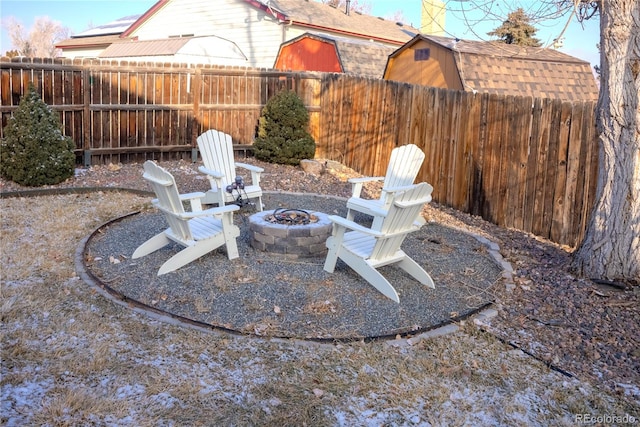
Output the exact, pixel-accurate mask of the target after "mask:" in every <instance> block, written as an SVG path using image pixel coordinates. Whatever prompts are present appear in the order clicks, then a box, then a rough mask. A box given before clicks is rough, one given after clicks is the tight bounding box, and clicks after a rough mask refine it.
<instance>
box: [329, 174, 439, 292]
mask: <svg viewBox="0 0 640 427" xmlns="http://www.w3.org/2000/svg"><path fill="white" fill-rule="evenodd" d="M432 191H433V187H432V186H431V185H429V184H427V183H425V182H423V183H420V184H416V185H413V186H411V188H410V189H408V190H407V189H405V190H404V191H400V192H394V193H392V194H389V195H388V199H389V205H390V206H389V210H388V211H387V213H386V215H384V216H383V217H382V218H383V220H382V224H381V227H380V229H379V230H376V229H373V228H366V227H363V226H361V225H359V224H357V223H355V222H353V221H349V220H348V219H345V218H342V217H339V216H335V215H332V216H330V217H329V219H330V220H331V221H332V222H333V233H332V235H331V237H329V238H328V239H327V248H328V249H329V252H328V253H327V258H326V260H325V263H324V269H325V271H328V272H329V273H333V271H334V270H335V266H336V262H337V260H338V258H340V259H341V260H343V261H344V262H345V263H346V264H347V265H348V266H349V267H351V268H352V269H353V270H355V271H356V273H358V274H359V275H360V276H362V278H364V279H365V280H366V281H367V282H369V283H370V284H371V285H373V286H374V287H375V288H376V289H378V290H379V291H380V292H381V293H382V294H383V295H385V296H386V297H388V298H391V299H392V300H394V301H395V302H397V303H399V302H400V298H399V297H398V293H397V292H396V290H395V289H394V287H393V286H392V285H391V284H390V283H389V281H388V280H387V279H386V278H385V277H384V276H383V275H382V274H380V272H378V271H377V268H379V267H382V266H384V265H388V264H397V265H398V267H400V268H402V269H403V270H404V271H406V272H407V273H409V274H410V275H411V276H412V277H413V278H415V279H416V280H418V281H419V282H420V283H422V284H423V285H426V286H428V287H430V288H435V285H434V283H433V280H432V279H431V276H429V274H428V273H427V272H426V271H424V269H423V268H422V267H420V265H419V264H418V263H416V262H415V261H414V260H413V259H411V258H410V257H409V256H408V255H407V254H406V253H405V252H404V251H403V250H402V249H401V248H400V246H401V245H402V242H403V241H404V239H405V237H406V236H407V234H409V233H411V232H413V231H416V230H418V229H419V228H420V227H421V226H422V224H424V219H423V218H422V216H421V211H422V207H423V206H424V204H425V203H428V202H429V200H431V192H432ZM374 214H375V212H374ZM347 230H352V231H348V232H347Z"/></svg>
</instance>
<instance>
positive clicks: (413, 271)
mask: <svg viewBox="0 0 640 427" xmlns="http://www.w3.org/2000/svg"><path fill="white" fill-rule="evenodd" d="M398 267H400V268H402V269H403V270H404V271H406V272H407V273H409V274H410V275H411V276H412V277H413V278H414V279H416V280H417V281H418V282H420V283H422V284H423V285H425V286H427V287H429V288H431V289H435V287H436V285H435V284H434V283H433V279H432V278H431V276H430V275H429V273H427V272H426V271H424V268H422V267H420V265H419V264H418V263H417V262H415V261H414V260H413V259H411V258H409V257H408V256H407V257H405V258H403V259H402V261H400V262H399V263H398Z"/></svg>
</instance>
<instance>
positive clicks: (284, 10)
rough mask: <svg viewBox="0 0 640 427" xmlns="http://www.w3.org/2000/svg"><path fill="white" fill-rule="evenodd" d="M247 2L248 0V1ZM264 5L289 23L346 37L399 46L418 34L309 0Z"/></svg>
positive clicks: (283, 0)
mask: <svg viewBox="0 0 640 427" xmlns="http://www.w3.org/2000/svg"><path fill="white" fill-rule="evenodd" d="M249 2H250V3H251V1H249ZM268 6H269V7H270V8H272V9H273V10H274V11H277V12H281V14H282V15H284V17H285V18H286V19H287V20H290V21H291V22H292V23H293V24H296V25H301V26H307V27H309V28H315V29H316V30H321V29H325V30H331V31H335V32H340V33H343V34H345V35H349V36H361V37H364V38H373V39H376V40H379V41H386V42H391V43H396V44H402V43H405V42H407V41H409V40H411V38H412V37H414V36H415V35H416V34H419V33H420V31H419V30H418V29H417V28H413V27H412V26H410V25H406V24H402V23H396V22H393V21H389V20H386V19H383V18H378V17H375V16H371V15H364V14H362V13H359V12H355V11H350V12H349V13H348V14H347V13H346V9H345V8H344V7H340V8H337V7H333V6H330V5H328V4H323V3H320V2H316V1H310V0H271V1H269V2H268Z"/></svg>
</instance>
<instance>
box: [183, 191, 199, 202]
mask: <svg viewBox="0 0 640 427" xmlns="http://www.w3.org/2000/svg"><path fill="white" fill-rule="evenodd" d="M203 197H204V193H203V192H202V191H196V192H194V193H185V194H180V200H181V201H183V202H184V201H185V200H187V201H188V200H193V199H202V198H203Z"/></svg>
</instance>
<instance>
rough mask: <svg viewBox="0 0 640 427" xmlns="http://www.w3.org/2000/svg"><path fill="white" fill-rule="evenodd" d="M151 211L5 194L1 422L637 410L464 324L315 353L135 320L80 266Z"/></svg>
mask: <svg viewBox="0 0 640 427" xmlns="http://www.w3.org/2000/svg"><path fill="white" fill-rule="evenodd" d="M146 203H147V200H146V199H145V198H139V197H136V196H132V195H128V194H112V193H105V194H92V195H69V196H46V197H38V198H20V199H17V198H16V199H2V200H0V209H1V212H2V218H1V226H0V232H1V236H2V237H1V240H0V250H1V252H2V256H3V262H2V272H1V273H2V274H1V279H2V286H1V288H0V297H1V301H0V317H1V320H2V328H1V333H2V336H1V340H2V371H1V373H2V379H1V380H0V387H1V393H2V394H1V396H2V410H1V413H2V415H1V418H0V421H1V423H3V424H6V425H43V424H47V425H56V426H64V425H70V426H71V425H74V426H75V425H91V424H96V425H135V426H155V425H193V426H198V425H266V426H282V425H300V426H302V425H308V426H320V425H322V426H324V425H429V424H428V423H430V424H431V425H434V426H440V425H463V424H466V425H494V424H502V425H541V426H543V425H544V426H546V425H573V424H574V414H578V413H589V414H593V415H603V414H614V415H624V414H625V413H627V412H630V411H634V410H636V409H635V408H630V407H628V406H625V403H624V402H623V401H620V400H617V399H616V398H615V397H613V396H609V395H607V394H605V393H601V392H600V391H599V390H598V389H596V388H594V387H592V386H590V385H588V384H586V383H582V382H580V381H578V380H576V379H569V378H567V377H564V376H562V375H560V374H558V373H556V372H553V371H550V370H549V369H548V368H547V367H545V366H544V365H543V364H541V363H539V362H537V361H535V360H533V359H531V358H530V357H528V356H526V355H524V354H523V353H522V352H520V351H518V350H513V349H512V348H510V347H508V346H506V345H504V344H503V343H501V342H500V341H498V340H496V339H494V338H492V337H491V336H490V335H487V334H485V333H482V332H480V331H478V330H477V329H476V327H474V326H473V324H472V323H471V322H468V323H465V324H463V325H461V328H460V330H459V331H458V332H457V333H454V334H450V335H446V336H441V337H438V338H432V339H428V340H422V341H420V342H419V343H418V344H416V345H413V346H410V345H407V344H406V341H400V340H398V341H397V342H391V343H389V342H373V343H363V342H355V343H350V344H335V345H326V344H323V345H319V344H314V343H308V342H299V341H287V340H266V339H265V340H263V339H260V338H246V337H244V338H240V337H234V336H227V335H224V334H218V333H211V332H204V331H200V330H194V329H189V328H186V327H182V326H179V325H171V324H166V323H162V322H160V321H158V320H155V319H154V318H151V317H147V316H144V315H141V314H137V313H135V312H133V311H131V310H129V309H128V308H126V307H122V306H120V305H116V304H114V303H113V302H111V301H108V300H107V299H105V298H104V297H103V296H102V295H101V294H99V293H97V292H96V291H95V290H93V289H92V288H90V287H89V286H88V285H86V284H85V283H84V282H83V281H81V280H80V279H79V278H78V277H77V276H76V274H75V272H74V263H73V257H74V251H75V249H76V247H77V245H78V243H79V242H80V240H81V239H82V238H83V237H84V236H86V235H87V234H88V233H90V232H91V231H92V230H93V229H94V228H95V227H97V226H98V225H100V224H102V223H104V222H105V221H106V220H108V219H111V218H114V217H116V216H118V215H121V214H124V213H127V212H129V211H132V210H135V209H137V208H139V207H140V206H143V205H144V204H146ZM283 274H285V273H283ZM219 285H220V286H231V284H227V285H225V284H222V283H220V284H219ZM250 303H253V304H256V306H260V304H261V302H260V301H253V302H250ZM194 304H196V305H197V304H198V302H197V301H195V302H194ZM330 306H331V304H330V302H329V304H327V302H326V301H317V302H313V301H311V302H310V303H309V305H308V306H307V307H305V309H306V310H311V311H314V312H316V311H317V312H319V313H321V312H325V311H327V310H330ZM203 309H204V308H203ZM254 326H255V327H258V326H260V325H254ZM276 326H277V325H262V326H260V327H276Z"/></svg>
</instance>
